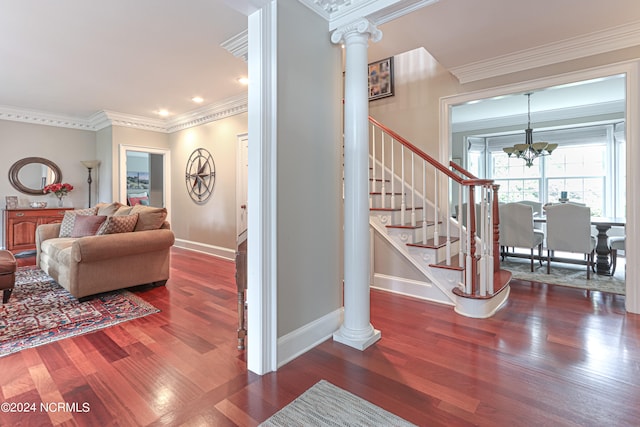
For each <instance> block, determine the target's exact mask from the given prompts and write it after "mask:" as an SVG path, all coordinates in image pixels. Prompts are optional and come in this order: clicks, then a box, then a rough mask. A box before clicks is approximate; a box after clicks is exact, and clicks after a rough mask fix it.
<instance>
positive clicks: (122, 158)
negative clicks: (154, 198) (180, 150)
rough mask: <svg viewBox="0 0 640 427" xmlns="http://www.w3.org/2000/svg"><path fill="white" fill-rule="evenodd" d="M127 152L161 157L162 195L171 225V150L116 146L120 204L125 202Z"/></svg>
mask: <svg viewBox="0 0 640 427" xmlns="http://www.w3.org/2000/svg"><path fill="white" fill-rule="evenodd" d="M127 151H139V152H142V153H151V154H160V155H162V169H163V171H162V176H163V178H164V182H163V183H162V194H163V197H164V207H166V208H167V221H168V222H169V223H171V211H172V209H171V150H169V149H162V148H152V147H144V146H139V145H126V144H118V157H119V159H118V173H117V176H118V194H119V200H120V201H121V203H125V202H126V200H127Z"/></svg>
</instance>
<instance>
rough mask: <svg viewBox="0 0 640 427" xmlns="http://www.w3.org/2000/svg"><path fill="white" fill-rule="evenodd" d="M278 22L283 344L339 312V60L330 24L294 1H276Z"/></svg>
mask: <svg viewBox="0 0 640 427" xmlns="http://www.w3.org/2000/svg"><path fill="white" fill-rule="evenodd" d="M277 18H278V23H279V25H278V35H277V37H278V64H277V70H278V76H277V79H278V100H277V101H278V106H277V108H278V112H277V132H278V134H277V138H278V141H277V156H278V160H277V161H278V177H277V180H278V184H277V198H278V202H277V206H278V213H277V216H278V218H277V228H278V229H277V244H278V254H277V256H278V261H277V269H278V271H277V280H278V284H277V286H278V300H277V301H278V303H277V304H278V336H279V337H282V336H284V335H286V334H287V333H289V332H292V331H295V330H296V329H298V328H300V327H302V326H304V325H308V324H309V323H311V322H313V321H314V320H317V319H320V318H321V317H323V316H325V315H327V314H329V313H332V312H334V311H335V310H338V309H339V308H340V307H341V306H342V298H341V296H342V286H341V284H342V276H341V265H342V231H341V230H342V216H341V213H342V203H341V194H342V192H341V182H342V181H341V179H342V172H341V167H342V162H341V144H342V142H341V111H342V109H341V99H342V95H341V84H342V83H341V73H340V70H341V66H342V63H341V55H342V54H341V49H340V47H339V46H335V45H332V44H331V42H330V40H329V36H328V34H327V22H326V21H325V20H323V19H322V18H320V17H318V16H317V15H316V14H315V13H313V12H312V11H311V10H309V9H308V8H307V7H305V6H304V5H302V4H300V3H299V2H278V17H277ZM249 144H251V141H249ZM249 236H251V230H249Z"/></svg>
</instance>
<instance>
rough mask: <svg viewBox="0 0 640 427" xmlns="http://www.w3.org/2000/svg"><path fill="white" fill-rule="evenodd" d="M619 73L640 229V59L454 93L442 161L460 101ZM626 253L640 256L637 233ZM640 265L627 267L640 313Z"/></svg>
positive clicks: (634, 213) (630, 201)
mask: <svg viewBox="0 0 640 427" xmlns="http://www.w3.org/2000/svg"><path fill="white" fill-rule="evenodd" d="M615 74H624V75H625V77H626V100H625V106H626V117H625V126H626V129H625V132H626V151H627V159H626V161H627V163H626V168H627V170H626V173H627V182H626V193H627V197H626V206H627V211H626V215H627V225H626V228H627V229H629V230H637V229H638V228H640V215H638V212H640V199H639V198H637V197H635V193H636V191H637V187H638V183H639V182H640V168H636V167H634V166H635V165H637V164H638V163H640V148H639V147H638V142H640V126H639V123H638V119H637V118H638V117H640V95H639V92H640V61H638V60H631V61H626V62H621V63H617V64H611V65H605V66H601V67H595V68H590V69H585V70H578V71H574V72H569V73H566V74H560V75H551V76H548V77H543V78H540V79H536V80H529V81H524V82H520V83H515V84H510V85H505V86H497V87H491V88H487V89H482V90H478V91H474V92H466V93H461V94H458V95H452V96H448V97H444V98H441V99H440V125H439V126H440V145H439V152H440V157H439V160H440V162H441V163H443V164H449V159H450V158H451V140H452V135H451V109H452V108H453V106H454V105H456V104H462V103H465V102H470V101H475V100H478V99H484V98H491V97H494V96H501V95H508V94H511V93H523V92H527V91H535V90H539V89H543V88H547V87H551V86H558V85H561V84H567V83H573V82H577V81H582V80H589V79H595V78H599V77H606V76H611V75H615ZM626 248H627V249H626V250H625V256H626V257H627V259H637V254H638V253H640V239H637V238H636V237H635V236H634V234H633V233H627V243H626ZM639 277H640V268H638V266H637V265H636V264H634V263H628V264H627V268H626V299H625V305H626V309H627V311H629V312H631V313H640V284H639V283H638V278H639Z"/></svg>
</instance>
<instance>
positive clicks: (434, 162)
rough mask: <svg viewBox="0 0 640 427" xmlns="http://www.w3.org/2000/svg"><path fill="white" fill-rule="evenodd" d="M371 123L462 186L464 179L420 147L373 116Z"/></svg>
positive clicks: (370, 119)
mask: <svg viewBox="0 0 640 427" xmlns="http://www.w3.org/2000/svg"><path fill="white" fill-rule="evenodd" d="M369 122H371V123H373V124H374V125H376V126H377V127H379V128H380V129H382V131H383V132H384V133H386V134H387V135H389V136H391V137H392V138H393V139H395V140H396V141H398V142H399V143H400V144H402V145H404V146H405V147H407V148H408V149H409V150H411V151H413V152H414V153H415V154H416V155H418V156H419V157H421V158H422V159H423V160H425V161H426V162H428V163H429V164H431V166H433V167H435V168H436V169H438V170H439V171H440V172H442V173H444V174H445V175H447V176H448V177H449V178H451V179H452V180H454V181H455V182H457V183H458V184H462V178H460V177H459V176H458V175H456V174H455V173H453V172H451V171H450V170H449V169H447V168H446V166H444V165H443V164H442V163H440V162H439V161H437V160H436V159H434V158H433V157H431V156H430V155H428V154H427V153H425V152H424V151H422V150H421V149H419V148H418V147H416V146H415V145H413V144H412V143H410V142H409V141H407V140H406V139H404V138H403V137H401V136H400V135H398V134H397V133H395V132H394V131H392V130H391V129H389V128H388V127H386V126H385V125H383V124H382V123H380V122H379V121H377V120H376V119H374V118H373V117H371V116H369Z"/></svg>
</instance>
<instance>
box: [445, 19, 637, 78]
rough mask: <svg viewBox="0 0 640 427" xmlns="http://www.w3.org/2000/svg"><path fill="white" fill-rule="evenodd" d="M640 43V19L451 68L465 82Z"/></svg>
mask: <svg viewBox="0 0 640 427" xmlns="http://www.w3.org/2000/svg"><path fill="white" fill-rule="evenodd" d="M638 44H640V21H636V22H631V23H628V24H625V25H621V26H619V27H615V28H610V29H607V30H603V31H597V32H594V33H591V34H587V35H584V36H579V37H573V38H570V39H567V40H562V41H559V42H556V43H549V44H546V45H543V46H538V47H534V48H531V49H526V50H523V51H519V52H517V53H514V54H509V55H503V56H498V57H496V58H491V59H488V60H484V61H478V62H473V63H471V64H465V65H461V66H459V67H453V68H451V69H449V71H450V72H451V73H452V74H453V75H454V76H456V77H457V78H458V80H459V81H460V83H462V84H465V83H469V82H473V81H476V80H483V79H488V78H491V77H496V76H501V75H505V74H510V73H516V72H519V71H525V70H529V69H532V68H537V67H544V66H547V65H551V64H557V63H560V62H567V61H571V60H574V59H579V58H585V57H587V56H592V55H598V54H602V53H607V52H612V51H614V50H618V49H624V48H628V47H632V46H637V45H638Z"/></svg>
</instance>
